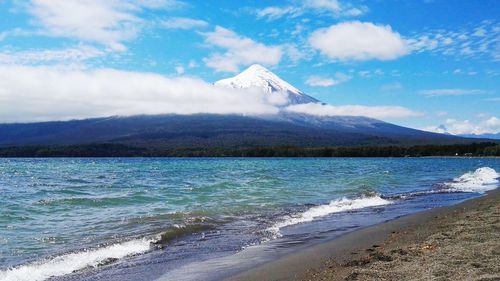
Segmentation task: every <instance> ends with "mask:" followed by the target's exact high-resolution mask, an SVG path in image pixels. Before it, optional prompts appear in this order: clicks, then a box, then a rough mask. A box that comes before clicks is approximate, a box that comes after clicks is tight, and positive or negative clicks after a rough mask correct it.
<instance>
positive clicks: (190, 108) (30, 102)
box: [0, 65, 285, 122]
mask: <svg viewBox="0 0 500 281" xmlns="http://www.w3.org/2000/svg"><path fill="white" fill-rule="evenodd" d="M0 77H2V79H1V81H0V122H20V121H45V120H68V119H74V118H89V117H98V116H112V115H134V114H162V113H175V114H194V113H215V114H248V115H252V114H274V113H277V112H278V110H279V109H278V107H277V106H279V105H282V104H284V102H285V99H284V98H283V99H278V100H276V99H269V96H268V95H266V94H265V93H261V92H256V91H244V90H241V91H238V90H234V89H226V88H220V87H217V86H214V85H212V84H210V83H207V82H205V81H202V80H200V79H196V78H183V77H180V78H169V77H166V76H162V75H158V74H153V73H141V72H132V71H120V70H114V69H99V70H75V69H67V68H61V67H49V66H5V65H4V66H1V65H0ZM27 81H29V83H27Z"/></svg>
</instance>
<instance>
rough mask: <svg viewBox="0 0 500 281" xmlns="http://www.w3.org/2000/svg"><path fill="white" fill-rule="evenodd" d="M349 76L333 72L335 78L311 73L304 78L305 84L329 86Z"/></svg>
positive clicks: (343, 80)
mask: <svg viewBox="0 0 500 281" xmlns="http://www.w3.org/2000/svg"><path fill="white" fill-rule="evenodd" d="M351 78H352V76H350V75H347V74H344V73H341V72H337V73H335V78H329V77H321V76H317V75H312V76H309V78H308V79H307V80H306V84H307V85H309V86H313V87H330V86H335V85H338V84H340V83H343V82H346V81H349V80H350V79H351Z"/></svg>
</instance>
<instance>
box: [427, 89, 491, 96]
mask: <svg viewBox="0 0 500 281" xmlns="http://www.w3.org/2000/svg"><path fill="white" fill-rule="evenodd" d="M418 93H419V94H420V95H423V96H426V97H439V96H464V95H478V94H484V91H483V90H478V89H430V90H421V91H419V92H418Z"/></svg>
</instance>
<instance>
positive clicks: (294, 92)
mask: <svg viewBox="0 0 500 281" xmlns="http://www.w3.org/2000/svg"><path fill="white" fill-rule="evenodd" d="M214 84H215V85H218V86H225V87H231V88H234V89H249V88H257V89H259V90H261V91H263V92H265V93H268V94H272V93H276V92H285V93H287V94H288V102H289V104H300V103H310V102H318V100H316V99H315V98H313V97H311V96H308V95H306V94H304V93H303V92H302V91H300V90H299V89H297V88H295V87H294V86H292V85H290V84H289V83H288V82H286V81H285V80H283V79H281V78H279V77H278V76H277V75H276V74H274V73H272V72H271V71H270V70H268V69H267V68H265V67H263V66H262V65H259V64H254V65H252V66H250V67H249V68H247V69H246V70H245V71H243V72H241V73H240V74H238V75H236V76H234V77H231V78H227V79H222V80H219V81H217V82H215V83H214Z"/></svg>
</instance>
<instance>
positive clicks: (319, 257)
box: [232, 190, 500, 281]
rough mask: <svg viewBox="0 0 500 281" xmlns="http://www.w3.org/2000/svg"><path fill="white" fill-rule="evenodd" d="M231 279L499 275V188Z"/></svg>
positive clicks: (498, 277) (487, 277)
mask: <svg viewBox="0 0 500 281" xmlns="http://www.w3.org/2000/svg"><path fill="white" fill-rule="evenodd" d="M232 279H233V280H398V281H400V280H484V281H486V280H500V190H495V191H491V192H489V193H488V195H486V196H483V197H480V198H477V199H473V200H469V201H466V202H463V203H461V204H458V205H455V206H450V207H443V208H437V209H433V210H430V211H425V212H422V213H418V214H415V215H411V216H407V217H403V218H400V219H396V220H393V221H389V222H387V223H384V224H380V225H376V226H373V227H368V228H365V229H362V230H359V231H355V232H353V233H351V234H347V235H345V236H343V237H340V238H338V239H335V240H333V241H331V242H328V243H325V244H321V245H318V246H315V247H313V248H310V249H307V250H304V251H301V252H298V253H295V254H292V255H290V256H287V257H285V258H283V259H280V260H277V261H275V262H272V263H269V264H265V265H263V266H261V267H258V268H256V269H254V270H251V271H248V272H244V273H242V274H240V275H239V276H236V277H234V278H232Z"/></svg>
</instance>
